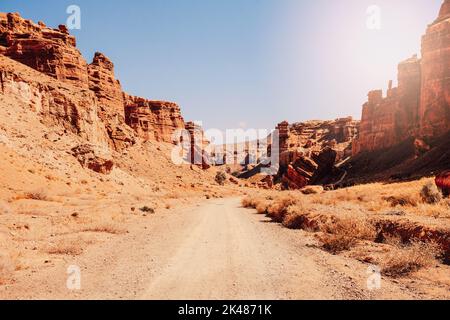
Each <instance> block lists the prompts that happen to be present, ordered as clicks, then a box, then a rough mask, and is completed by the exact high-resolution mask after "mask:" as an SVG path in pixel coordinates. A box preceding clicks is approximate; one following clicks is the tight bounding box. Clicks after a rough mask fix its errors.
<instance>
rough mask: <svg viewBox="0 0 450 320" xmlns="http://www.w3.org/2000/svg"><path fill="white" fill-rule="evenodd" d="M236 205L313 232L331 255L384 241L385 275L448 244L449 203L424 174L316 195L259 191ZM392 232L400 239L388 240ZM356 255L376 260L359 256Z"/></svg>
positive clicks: (426, 259)
mask: <svg viewBox="0 0 450 320" xmlns="http://www.w3.org/2000/svg"><path fill="white" fill-rule="evenodd" d="M242 205H243V206H244V207H247V208H254V209H256V211H257V213H259V214H267V216H268V217H270V218H271V219H272V220H273V221H275V222H279V223H282V224H283V226H285V227H286V228H290V229H301V230H305V231H307V232H313V233H316V234H317V239H318V240H319V242H320V245H321V247H322V248H323V249H324V250H326V251H328V252H330V253H332V254H339V253H342V252H344V251H349V250H353V248H356V247H357V246H358V247H360V246H364V245H365V243H367V244H369V243H371V244H375V245H376V244H377V243H384V244H383V245H385V246H388V247H390V248H391V249H390V250H388V252H390V253H389V254H388V255H384V256H383V257H382V258H381V260H379V264H380V265H381V266H382V270H383V272H384V274H386V275H390V276H398V275H404V274H408V273H410V272H413V271H417V270H419V269H421V268H424V267H428V266H430V265H431V264H430V263H432V262H433V261H436V260H435V259H436V257H438V256H439V255H438V251H439V250H440V251H441V252H442V250H444V251H446V252H443V254H441V255H440V257H443V256H444V257H445V256H448V255H449V250H450V248H449V243H448V241H447V242H446V240H445V236H442V235H445V234H450V226H449V225H448V220H447V219H448V218H449V217H450V211H449V206H448V203H447V202H446V201H445V200H441V196H440V193H438V190H437V188H435V187H433V185H431V182H430V179H424V180H421V181H416V182H408V183H401V184H391V185H388V184H370V185H363V186H356V187H352V188H349V189H342V190H337V191H329V192H325V193H321V194H320V195H319V194H316V193H310V192H306V193H305V192H302V191H291V192H273V191H272V192H270V191H267V192H266V193H263V194H261V192H259V193H258V195H255V196H251V195H250V196H247V197H246V198H244V199H243V200H242ZM393 208H394V210H393ZM400 208H401V209H400ZM430 218H431V219H432V220H429V219H430ZM399 219H400V220H399ZM389 221H392V223H389ZM394 222H395V223H394ZM419 226H421V227H420V228H419ZM386 228H387V229H386ZM410 229H411V230H410ZM420 230H422V231H420ZM434 230H436V231H434ZM396 232H397V233H398V234H396ZM424 232H426V236H423V234H424ZM392 237H399V239H401V241H390V240H389V239H391V238H392ZM405 241H407V242H405ZM405 243H407V244H405ZM362 260H364V261H374V260H376V259H375V258H370V257H367V255H365V256H364V258H363V259H362Z"/></svg>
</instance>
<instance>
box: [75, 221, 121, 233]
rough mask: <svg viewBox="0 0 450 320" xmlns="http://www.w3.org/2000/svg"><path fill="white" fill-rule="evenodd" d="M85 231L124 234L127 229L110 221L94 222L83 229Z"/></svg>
mask: <svg viewBox="0 0 450 320" xmlns="http://www.w3.org/2000/svg"><path fill="white" fill-rule="evenodd" d="M83 231H84V232H98V233H109V234H116V235H119V234H124V233H126V231H125V230H124V229H122V228H119V227H118V226H116V225H115V224H113V223H108V222H97V223H92V225H90V226H88V227H87V228H85V229H83Z"/></svg>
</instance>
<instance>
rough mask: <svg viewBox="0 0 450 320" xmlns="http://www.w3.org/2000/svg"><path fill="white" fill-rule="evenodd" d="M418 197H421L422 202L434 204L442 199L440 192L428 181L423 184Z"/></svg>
mask: <svg viewBox="0 0 450 320" xmlns="http://www.w3.org/2000/svg"><path fill="white" fill-rule="evenodd" d="M420 197H421V198H422V201H423V202H425V203H428V204H436V203H439V202H440V201H441V200H442V194H441V192H440V191H439V189H438V188H437V186H436V185H435V184H434V183H432V182H429V183H427V184H426V185H424V186H423V188H422V190H421V191H420Z"/></svg>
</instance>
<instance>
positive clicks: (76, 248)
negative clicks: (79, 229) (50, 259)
mask: <svg viewBox="0 0 450 320" xmlns="http://www.w3.org/2000/svg"><path fill="white" fill-rule="evenodd" d="M47 253H48V254H54V255H65V256H79V255H80V254H82V253H83V247H82V244H81V243H80V241H68V240H61V241H59V242H58V243H56V244H54V245H52V246H50V248H48V249H47Z"/></svg>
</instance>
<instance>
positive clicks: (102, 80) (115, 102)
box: [88, 52, 135, 151]
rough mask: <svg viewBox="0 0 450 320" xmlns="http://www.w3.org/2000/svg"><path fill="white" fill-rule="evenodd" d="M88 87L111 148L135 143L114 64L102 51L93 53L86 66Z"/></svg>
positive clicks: (118, 149)
mask: <svg viewBox="0 0 450 320" xmlns="http://www.w3.org/2000/svg"><path fill="white" fill-rule="evenodd" d="M88 74H89V89H90V90H91V91H93V92H94V93H95V96H96V97H97V100H98V105H99V117H100V119H102V121H103V122H104V124H105V127H106V129H107V132H108V135H109V137H110V145H111V147H112V148H113V149H115V150H117V151H121V150H123V149H126V148H127V147H129V146H130V145H133V144H134V143H135V137H134V135H135V134H134V132H133V130H132V129H131V128H129V126H127V125H126V123H125V115H124V112H125V111H124V106H125V101H124V97H123V93H122V86H121V85H120V82H119V80H116V78H115V75H114V64H113V63H112V62H111V60H109V59H108V58H107V57H106V56H105V55H104V54H102V53H99V52H97V53H95V56H94V59H93V61H92V63H91V64H90V65H89V66H88Z"/></svg>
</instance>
